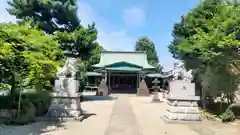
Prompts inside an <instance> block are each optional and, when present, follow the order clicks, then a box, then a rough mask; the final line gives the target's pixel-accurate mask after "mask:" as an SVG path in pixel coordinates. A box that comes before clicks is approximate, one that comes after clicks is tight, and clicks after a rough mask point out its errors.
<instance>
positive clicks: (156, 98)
mask: <svg viewBox="0 0 240 135" xmlns="http://www.w3.org/2000/svg"><path fill="white" fill-rule="evenodd" d="M152 84H153V86H152V87H153V89H154V92H153V98H152V102H160V99H159V96H158V91H159V90H160V86H159V84H160V81H159V80H158V79H157V78H155V79H154V80H153V81H152Z"/></svg>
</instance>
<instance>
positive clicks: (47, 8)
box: [8, 0, 80, 33]
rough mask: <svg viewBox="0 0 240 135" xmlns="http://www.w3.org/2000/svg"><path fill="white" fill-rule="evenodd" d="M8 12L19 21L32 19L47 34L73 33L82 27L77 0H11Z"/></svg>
mask: <svg viewBox="0 0 240 135" xmlns="http://www.w3.org/2000/svg"><path fill="white" fill-rule="evenodd" d="M8 3H9V5H10V8H9V9H8V12H9V13H10V14H11V15H14V16H16V18H18V19H22V21H24V20H28V19H32V20H33V24H34V25H37V27H38V28H40V29H42V30H44V31H45V32H47V33H53V32H55V31H58V30H59V31H68V32H72V31H74V30H75V29H76V28H78V27H79V26H80V21H79V19H78V17H77V1H76V0H10V1H9V2H8Z"/></svg>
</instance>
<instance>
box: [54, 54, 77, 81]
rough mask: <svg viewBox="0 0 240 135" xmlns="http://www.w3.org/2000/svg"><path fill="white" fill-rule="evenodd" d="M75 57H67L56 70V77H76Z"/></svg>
mask: <svg viewBox="0 0 240 135" xmlns="http://www.w3.org/2000/svg"><path fill="white" fill-rule="evenodd" d="M76 63H77V59H76V58H68V59H67V60H66V62H65V64H64V66H63V67H62V68H60V69H59V70H58V72H57V76H58V77H71V78H75V77H76V72H77V69H76Z"/></svg>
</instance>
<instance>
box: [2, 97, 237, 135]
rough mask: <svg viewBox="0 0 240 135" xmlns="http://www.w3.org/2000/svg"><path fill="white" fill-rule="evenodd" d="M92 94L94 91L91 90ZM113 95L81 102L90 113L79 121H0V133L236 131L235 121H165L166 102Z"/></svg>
mask: <svg viewBox="0 0 240 135" xmlns="http://www.w3.org/2000/svg"><path fill="white" fill-rule="evenodd" d="M93 94H94V93H93ZM110 96H113V97H117V99H116V100H115V98H112V99H111V98H107V99H102V100H101V99H99V98H98V99H95V100H93V101H88V102H83V103H82V107H83V109H84V110H86V111H87V112H89V113H94V114H96V115H93V116H91V117H89V118H88V119H86V120H84V121H83V122H79V121H68V122H66V123H61V124H62V126H61V127H56V126H54V125H51V123H49V122H36V123H33V124H29V125H25V126H4V127H2V126H1V125H0V135H66V134H69V135H239V134H240V123H239V124H236V125H232V124H222V123H219V122H218V123H217V122H212V121H210V122H205V121H203V122H202V124H167V123H166V122H164V121H163V120H162V119H161V116H163V114H164V112H165V109H166V107H167V105H166V103H151V97H136V95H130V94H122V95H116V94H113V95H110Z"/></svg>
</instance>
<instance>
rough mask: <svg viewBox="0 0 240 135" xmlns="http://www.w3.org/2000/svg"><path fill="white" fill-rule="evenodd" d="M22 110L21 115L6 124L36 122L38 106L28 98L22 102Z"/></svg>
mask: <svg viewBox="0 0 240 135" xmlns="http://www.w3.org/2000/svg"><path fill="white" fill-rule="evenodd" d="M21 106H22V108H21V111H20V115H19V117H17V116H16V117H13V118H11V119H10V120H8V121H6V122H5V124H9V125H25V124H28V123H31V122H35V114H36V107H35V106H34V105H33V103H32V102H31V101H29V100H28V99H23V100H22V102H21Z"/></svg>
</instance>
